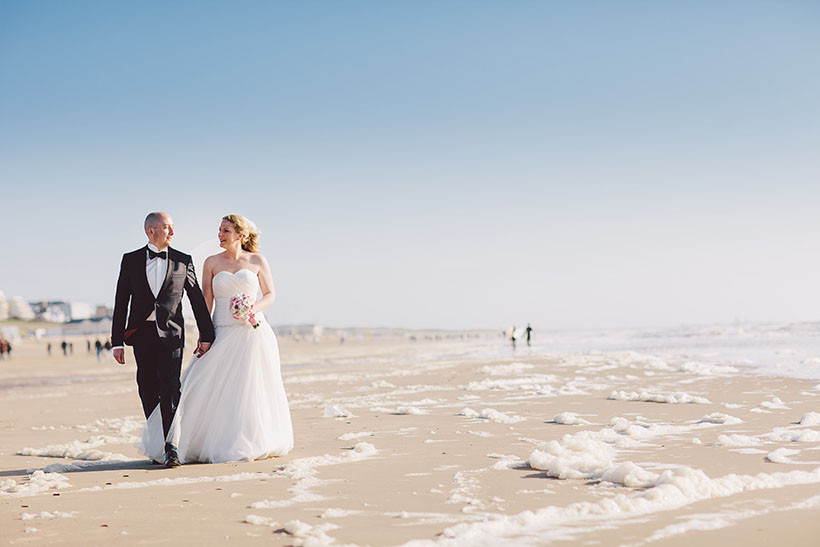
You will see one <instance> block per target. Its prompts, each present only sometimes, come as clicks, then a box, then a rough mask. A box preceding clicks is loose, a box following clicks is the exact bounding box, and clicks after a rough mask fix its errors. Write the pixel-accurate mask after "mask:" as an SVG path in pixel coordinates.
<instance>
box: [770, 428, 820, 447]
mask: <svg viewBox="0 0 820 547" xmlns="http://www.w3.org/2000/svg"><path fill="white" fill-rule="evenodd" d="M760 437H761V438H763V439H766V440H768V441H773V442H797V443H817V442H820V431H816V430H814V429H797V430H795V429H786V428H784V427H776V428H774V429H773V430H772V431H770V432H769V433H764V434H763V435H761V436H760Z"/></svg>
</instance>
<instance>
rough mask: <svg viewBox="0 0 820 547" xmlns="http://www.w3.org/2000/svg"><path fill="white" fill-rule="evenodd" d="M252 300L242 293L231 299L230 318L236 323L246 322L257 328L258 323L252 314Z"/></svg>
mask: <svg viewBox="0 0 820 547" xmlns="http://www.w3.org/2000/svg"><path fill="white" fill-rule="evenodd" d="M253 304H254V301H253V299H252V298H251V297H250V296H249V295H247V294H244V293H240V294H237V295H234V296H232V297H231V316H232V317H233V318H234V319H236V320H237V321H247V322H248V323H250V324H251V326H253V328H255V329H256V328H259V322H258V321H257V320H256V316H255V315H254V313H253Z"/></svg>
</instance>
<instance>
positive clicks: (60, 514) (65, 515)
mask: <svg viewBox="0 0 820 547" xmlns="http://www.w3.org/2000/svg"><path fill="white" fill-rule="evenodd" d="M76 514H78V511H70V512H65V511H54V512H53V513H49V512H48V511H41V512H40V513H23V514H22V516H21V517H20V518H21V519H22V520H34V519H48V520H53V519H70V518H73V517H74V515H76Z"/></svg>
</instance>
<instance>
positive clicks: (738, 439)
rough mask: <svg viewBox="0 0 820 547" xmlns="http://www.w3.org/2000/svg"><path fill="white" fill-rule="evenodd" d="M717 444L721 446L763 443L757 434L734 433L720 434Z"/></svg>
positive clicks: (757, 444)
mask: <svg viewBox="0 0 820 547" xmlns="http://www.w3.org/2000/svg"><path fill="white" fill-rule="evenodd" d="M717 444H719V445H721V446H759V445H761V444H763V441H761V440H760V439H759V438H758V437H756V436H750V435H742V434H740V433H732V434H730V435H718V438H717Z"/></svg>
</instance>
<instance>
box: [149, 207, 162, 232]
mask: <svg viewBox="0 0 820 547" xmlns="http://www.w3.org/2000/svg"><path fill="white" fill-rule="evenodd" d="M164 214H165V213H160V212H159V211H154V212H153V213H148V216H147V217H145V229H146V230H147V229H148V228H153V227H154V226H156V225H157V222H159V221H160V220H162V215H164Z"/></svg>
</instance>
